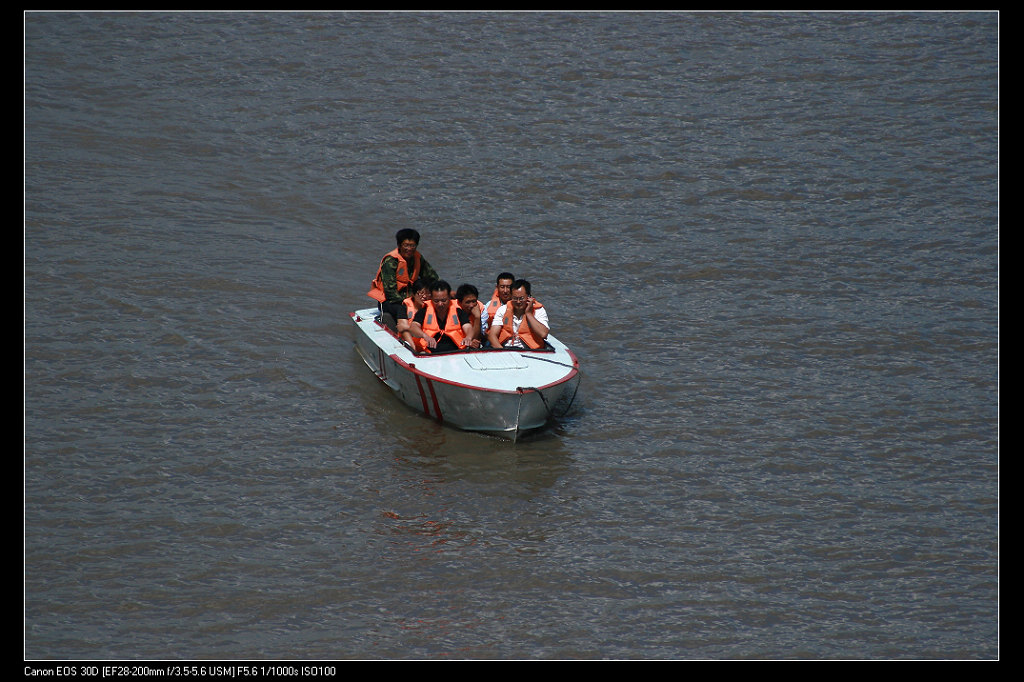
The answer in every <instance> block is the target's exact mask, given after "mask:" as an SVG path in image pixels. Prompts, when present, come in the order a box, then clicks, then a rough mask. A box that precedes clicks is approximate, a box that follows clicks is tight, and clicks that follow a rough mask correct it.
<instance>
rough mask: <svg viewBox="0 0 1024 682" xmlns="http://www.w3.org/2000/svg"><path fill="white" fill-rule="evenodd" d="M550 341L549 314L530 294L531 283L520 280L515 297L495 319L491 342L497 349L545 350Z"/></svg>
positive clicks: (499, 310)
mask: <svg viewBox="0 0 1024 682" xmlns="http://www.w3.org/2000/svg"><path fill="white" fill-rule="evenodd" d="M547 338H548V313H547V310H545V309H544V306H542V305H541V304H540V303H538V302H537V300H536V299H535V298H533V295H532V294H531V293H530V283H529V282H527V281H526V280H525V279H518V280H516V281H515V282H514V283H513V284H512V297H511V298H510V299H509V302H508V303H507V304H505V305H503V306H501V307H500V308H499V309H498V311H497V312H496V313H495V315H494V323H493V324H492V325H491V327H490V329H489V330H488V331H487V340H488V341H490V343H491V346H493V347H494V348H523V349H528V348H543V347H544V345H545V339H547Z"/></svg>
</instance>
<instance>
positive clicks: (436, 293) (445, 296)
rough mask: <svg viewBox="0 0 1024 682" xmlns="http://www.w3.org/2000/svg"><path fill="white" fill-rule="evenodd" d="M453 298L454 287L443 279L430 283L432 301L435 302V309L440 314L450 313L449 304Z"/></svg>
mask: <svg viewBox="0 0 1024 682" xmlns="http://www.w3.org/2000/svg"><path fill="white" fill-rule="evenodd" d="M451 299H452V287H451V285H450V284H448V282H446V281H444V280H443V279H441V280H438V281H436V282H434V283H433V284H431V285H430V301H431V303H433V304H434V310H436V311H437V314H438V315H446V314H447V313H448V304H449V303H451Z"/></svg>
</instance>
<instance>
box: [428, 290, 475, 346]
mask: <svg viewBox="0 0 1024 682" xmlns="http://www.w3.org/2000/svg"><path fill="white" fill-rule="evenodd" d="M459 310H461V308H459V304H458V302H456V301H451V302H450V303H449V304H448V318H447V319H446V320H445V321H444V329H442V328H441V327H440V326H439V325H438V320H437V313H436V312H435V311H434V302H433V301H427V305H426V313H425V314H424V315H423V324H421V325H420V329H422V330H423V333H424V334H426V335H427V336H429V337H431V338H434V337H435V336H437V334H438V333H439V332H440V333H443V334H444V335H446V336H447V337H448V338H450V339H451V340H452V341H454V342H455V345H456V346H458V347H459V348H463V345H462V342H463V341H465V340H466V333H465V332H464V331H463V329H462V323H461V322H459Z"/></svg>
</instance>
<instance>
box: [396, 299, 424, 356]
mask: <svg viewBox="0 0 1024 682" xmlns="http://www.w3.org/2000/svg"><path fill="white" fill-rule="evenodd" d="M402 305H404V306H405V314H406V315H407V316H408V317H409V321H410V322H412V318H414V317H416V313H417V312H419V311H418V310H416V305H415V304H414V303H413V302H412V296H410V297H409V298H407V299H405V300H404V301H402ZM412 346H413V348H415V349H416V352H417V353H422V352H423V351H425V350H426V349H427V341H426V339H421V338H420V337H418V336H414V337H412Z"/></svg>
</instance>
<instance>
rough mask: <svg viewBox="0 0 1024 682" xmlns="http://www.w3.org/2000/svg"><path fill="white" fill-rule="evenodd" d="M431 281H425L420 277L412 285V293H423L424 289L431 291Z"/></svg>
mask: <svg viewBox="0 0 1024 682" xmlns="http://www.w3.org/2000/svg"><path fill="white" fill-rule="evenodd" d="M431 283H432V282H431V281H430V280H429V279H423V278H422V277H420V278H419V279H418V280H416V281H415V282H413V283H412V293H414V294H415V293H417V292H419V291H423V290H424V289H430V285H431Z"/></svg>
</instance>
